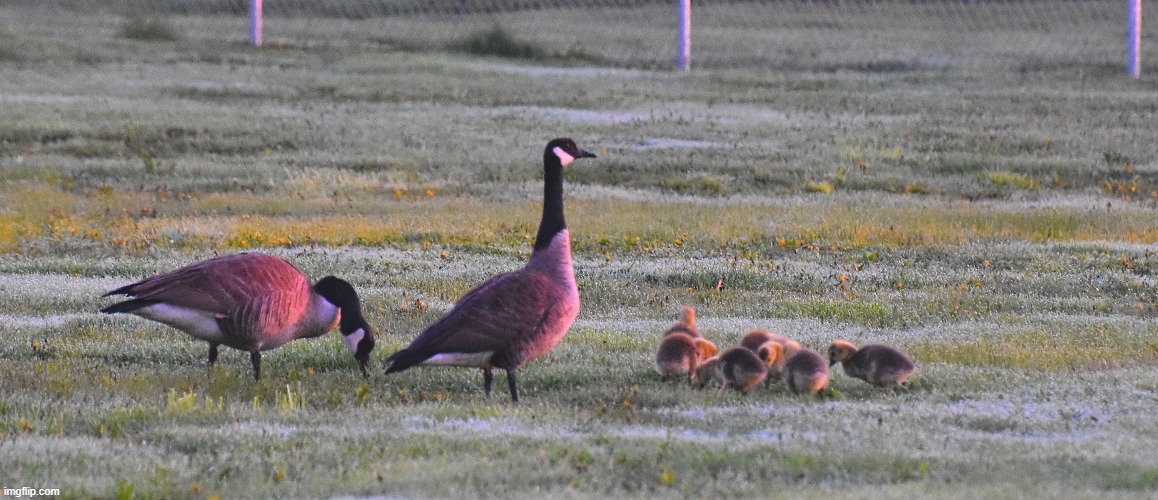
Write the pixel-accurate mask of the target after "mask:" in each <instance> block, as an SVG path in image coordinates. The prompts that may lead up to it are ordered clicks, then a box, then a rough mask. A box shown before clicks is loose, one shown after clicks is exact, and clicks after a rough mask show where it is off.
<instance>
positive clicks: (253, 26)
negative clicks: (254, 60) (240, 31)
mask: <svg viewBox="0 0 1158 500" xmlns="http://www.w3.org/2000/svg"><path fill="white" fill-rule="evenodd" d="M249 43H250V44H251V45H253V46H254V47H261V0H249Z"/></svg>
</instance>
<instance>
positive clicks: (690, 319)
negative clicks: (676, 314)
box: [663, 306, 703, 338]
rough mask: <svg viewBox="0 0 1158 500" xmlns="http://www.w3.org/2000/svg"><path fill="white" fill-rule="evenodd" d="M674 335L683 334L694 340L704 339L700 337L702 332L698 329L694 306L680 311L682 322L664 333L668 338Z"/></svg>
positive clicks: (685, 307)
mask: <svg viewBox="0 0 1158 500" xmlns="http://www.w3.org/2000/svg"><path fill="white" fill-rule="evenodd" d="M673 333H683V334H685V335H688V336H690V337H692V338H699V337H703V335H700V330H699V329H698V328H696V310H695V309H694V308H692V306H684V307H683V309H680V320H679V321H678V322H676V324H674V325H672V326H671V327H669V328H668V329H667V331H665V332H663V336H664V337H667V336H668V335H671V334H673Z"/></svg>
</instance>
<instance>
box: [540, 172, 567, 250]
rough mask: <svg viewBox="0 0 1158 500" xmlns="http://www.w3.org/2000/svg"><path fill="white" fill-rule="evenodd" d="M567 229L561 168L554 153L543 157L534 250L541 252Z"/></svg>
mask: <svg viewBox="0 0 1158 500" xmlns="http://www.w3.org/2000/svg"><path fill="white" fill-rule="evenodd" d="M566 228H567V221H566V220H564V219H563V166H562V165H561V164H560V163H559V158H558V157H557V156H555V154H554V153H552V152H550V151H547V152H546V153H544V155H543V220H541V221H539V234H538V236H536V237H535V250H536V251H537V250H542V249H544V248H547V246H548V245H550V244H551V239H552V238H554V237H555V235H556V234H559V231H562V230H564V229H566Z"/></svg>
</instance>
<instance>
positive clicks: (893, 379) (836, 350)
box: [828, 340, 917, 387]
mask: <svg viewBox="0 0 1158 500" xmlns="http://www.w3.org/2000/svg"><path fill="white" fill-rule="evenodd" d="M837 363H840V364H841V366H843V367H844V373H845V374H846V375H848V376H850V377H854V378H859V379H861V380H864V381H865V382H868V383H870V384H872V385H875V386H880V387H887V386H891V385H901V386H903V385H902V384H904V383H905V380H906V379H908V378H909V375H912V374H913V372H914V371H916V370H917V365H916V364H914V363H913V360H911V359H909V357H908V356H906V355H905V354H904V353H902V352H901V351H898V350H896V349H894V348H892V347H890V346H887V345H883V344H868V345H865V346H863V347H861V348H859V349H858V348H857V347H856V346H855V345H852V343H850V342H847V341H844V340H837V341H834V342H833V343H832V345H829V346H828V364H829V365H830V366H831V365H835V364H837Z"/></svg>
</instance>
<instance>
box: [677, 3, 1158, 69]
mask: <svg viewBox="0 0 1158 500" xmlns="http://www.w3.org/2000/svg"><path fill="white" fill-rule="evenodd" d="M1137 1H1141V0H1137ZM676 3H677V4H679V9H680V16H679V55H678V56H677V57H676V65H677V66H679V69H680V70H683V71H688V70H690V69H692V0H676Z"/></svg>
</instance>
